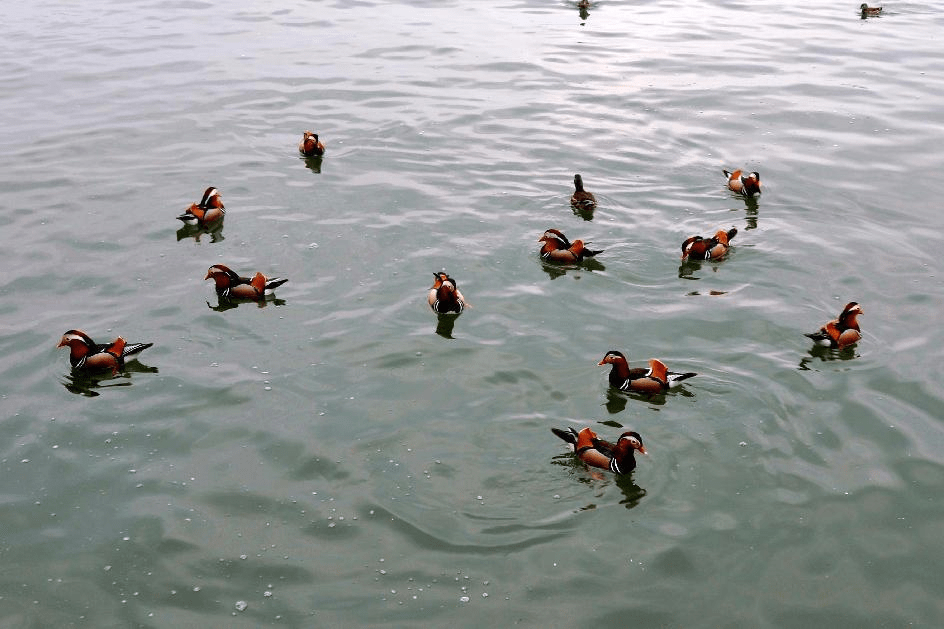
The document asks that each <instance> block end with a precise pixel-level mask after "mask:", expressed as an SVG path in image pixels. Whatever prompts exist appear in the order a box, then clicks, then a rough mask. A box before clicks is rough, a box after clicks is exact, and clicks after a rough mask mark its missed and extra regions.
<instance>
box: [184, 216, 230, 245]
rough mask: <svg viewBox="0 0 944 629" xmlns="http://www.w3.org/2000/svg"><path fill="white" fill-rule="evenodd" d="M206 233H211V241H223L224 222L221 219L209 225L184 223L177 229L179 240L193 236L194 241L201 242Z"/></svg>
mask: <svg viewBox="0 0 944 629" xmlns="http://www.w3.org/2000/svg"><path fill="white" fill-rule="evenodd" d="M204 234H209V236H210V242H222V241H223V240H224V238H223V222H222V221H220V222H218V223H216V224H215V225H208V226H200V225H184V226H183V227H181V228H180V229H178V230H177V242H180V241H181V240H183V239H185V238H193V241H194V242H195V243H198V244H199V243H200V239H201V238H202V237H203V235H204Z"/></svg>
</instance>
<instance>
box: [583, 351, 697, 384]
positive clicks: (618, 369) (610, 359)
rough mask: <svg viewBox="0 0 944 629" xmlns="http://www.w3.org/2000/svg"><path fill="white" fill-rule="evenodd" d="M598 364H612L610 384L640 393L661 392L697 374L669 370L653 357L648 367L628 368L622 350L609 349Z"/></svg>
mask: <svg viewBox="0 0 944 629" xmlns="http://www.w3.org/2000/svg"><path fill="white" fill-rule="evenodd" d="M598 364H600V365H613V368H612V369H611V370H610V386H612V387H615V388H617V389H619V390H620V391H638V392H640V393H662V392H664V391H666V390H668V389H669V388H671V387H674V386H675V385H677V384H678V383H679V382H681V381H682V380H686V379H688V378H691V377H692V376H695V375H697V374H694V373H691V372H688V373H677V372H674V371H669V370H668V367H666V366H665V363H663V362H662V361H661V360H656V359H655V358H653V359H651V360H650V361H649V369H645V368H643V367H635V368H633V369H630V368H629V363H628V362H627V361H626V357H625V356H623V354H622V352H617V351H616V350H610V351H608V352H607V353H606V356H604V357H603V360H601V361H600V362H599V363H598Z"/></svg>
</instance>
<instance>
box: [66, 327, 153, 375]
mask: <svg viewBox="0 0 944 629" xmlns="http://www.w3.org/2000/svg"><path fill="white" fill-rule="evenodd" d="M152 345H154V343H128V342H127V341H125V340H124V339H123V338H121V337H120V336H119V337H118V338H116V339H115V340H114V341H112V342H111V343H110V344H109V345H102V344H99V343H96V342H95V341H93V340H92V339H91V338H90V337H89V335H88V334H86V333H85V332H83V331H82V330H69V331H68V332H66V333H65V334H63V335H62V339H60V341H59V345H57V346H56V347H57V348H59V347H68V348H69V363H70V364H71V365H72V368H73V369H80V370H83V371H88V372H101V371H111V372H112V373H114V372H117V371H118V370H119V369H121V368H122V367H124V366H125V362H127V361H131V360H136V359H137V358H138V354H140V353H141V352H143V351H144V350H146V349H147V348H149V347H151V346H152Z"/></svg>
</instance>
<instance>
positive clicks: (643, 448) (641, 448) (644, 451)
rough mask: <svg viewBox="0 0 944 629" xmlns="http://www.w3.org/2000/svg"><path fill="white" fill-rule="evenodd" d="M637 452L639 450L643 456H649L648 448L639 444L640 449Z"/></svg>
mask: <svg viewBox="0 0 944 629" xmlns="http://www.w3.org/2000/svg"><path fill="white" fill-rule="evenodd" d="M636 450H638V451H639V452H641V453H642V454H649V453H648V452H646V446H644V445H642V444H641V443H640V444H639V447H638V448H636Z"/></svg>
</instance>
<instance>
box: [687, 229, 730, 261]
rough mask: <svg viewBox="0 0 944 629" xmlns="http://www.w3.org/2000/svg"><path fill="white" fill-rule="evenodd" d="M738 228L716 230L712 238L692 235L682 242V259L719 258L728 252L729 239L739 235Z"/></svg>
mask: <svg viewBox="0 0 944 629" xmlns="http://www.w3.org/2000/svg"><path fill="white" fill-rule="evenodd" d="M737 233H738V230H737V228H736V227H732V228H731V229H729V230H728V231H724V230H723V229H720V230H718V231H717V232H715V235H714V236H712V237H711V238H702V237H701V236H692V237H691V238H687V239H686V240H685V242H683V243H682V259H683V260H684V259H685V258H688V259H689V260H717V259H718V258H722V257H724V255H725V254H726V253H727V252H728V241H730V240H731V239H732V238H734V236H735V235H737Z"/></svg>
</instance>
